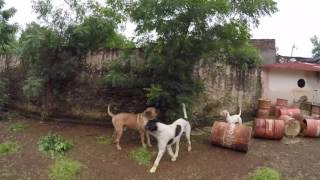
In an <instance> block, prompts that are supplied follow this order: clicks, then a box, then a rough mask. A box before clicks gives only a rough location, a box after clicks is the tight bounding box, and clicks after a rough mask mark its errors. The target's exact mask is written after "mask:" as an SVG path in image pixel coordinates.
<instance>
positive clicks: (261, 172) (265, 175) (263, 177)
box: [249, 167, 281, 180]
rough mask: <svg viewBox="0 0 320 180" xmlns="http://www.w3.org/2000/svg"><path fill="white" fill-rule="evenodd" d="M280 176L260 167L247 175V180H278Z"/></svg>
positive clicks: (269, 169)
mask: <svg viewBox="0 0 320 180" xmlns="http://www.w3.org/2000/svg"><path fill="white" fill-rule="evenodd" d="M280 179H281V176H280V174H279V173H278V172H277V171H275V170H273V169H271V168H268V167H260V168H257V169H256V170H255V171H253V172H252V173H250V174H249V180H280Z"/></svg>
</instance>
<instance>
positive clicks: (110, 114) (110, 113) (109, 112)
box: [108, 104, 115, 117]
mask: <svg viewBox="0 0 320 180" xmlns="http://www.w3.org/2000/svg"><path fill="white" fill-rule="evenodd" d="M108 114H109V116H111V117H113V116H115V114H113V113H112V112H111V111H110V104H108Z"/></svg>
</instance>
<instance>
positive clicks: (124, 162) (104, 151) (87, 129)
mask: <svg viewBox="0 0 320 180" xmlns="http://www.w3.org/2000/svg"><path fill="white" fill-rule="evenodd" d="M19 121H20V122H22V123H24V124H26V125H27V128H26V129H25V130H23V131H22V132H11V131H9V130H8V126H9V122H3V121H0V143H1V142H4V141H7V140H11V141H17V142H18V143H19V144H21V145H22V146H23V148H22V150H21V151H20V152H19V153H18V154H15V155H9V156H2V157H1V156H0V179H1V174H2V175H3V174H5V175H6V177H8V178H9V179H18V178H22V177H23V178H24V179H32V180H33V179H34V180H42V179H43V180H45V179H48V167H49V166H50V165H51V164H52V163H53V160H52V159H50V158H49V157H48V156H46V155H45V154H43V153H42V152H39V150H38V146H37V142H38V139H39V137H41V136H44V135H47V134H48V132H49V131H51V132H55V133H58V134H61V135H63V136H64V137H65V138H67V139H70V140H72V141H73V143H74V145H75V146H74V148H73V149H72V150H71V151H70V152H68V153H67V157H70V158H72V159H75V160H78V161H80V162H81V163H82V164H83V165H84V167H83V168H82V170H81V174H80V179H84V180H87V179H94V180H105V179H110V180H111V179H112V180H117V179H128V180H129V179H130V180H135V179H136V180H144V179H165V180H169V179H170V180H175V179H177V180H180V179H181V180H186V179H190V180H196V179H205V180H207V179H208V180H210V179H228V180H233V179H244V178H245V177H246V176H247V174H248V172H251V171H253V170H254V169H255V168H257V167H258V166H268V167H271V168H274V169H276V170H277V171H279V172H280V173H281V174H282V176H283V177H284V179H308V180H312V179H317V177H320V171H319V167H320V153H319V149H320V140H319V139H310V138H299V139H298V140H299V142H298V143H296V144H290V145H286V144H284V143H282V142H281V141H270V140H261V139H253V141H252V145H251V147H250V150H249V152H248V153H247V154H244V153H240V152H236V151H232V150H228V149H224V148H219V147H215V146H211V145H210V144H209V141H208V140H207V136H193V137H192V143H193V150H192V151H191V152H189V153H188V152H187V148H186V144H185V140H184V139H183V143H182V144H181V148H180V153H179V157H178V159H177V161H176V162H171V161H170V159H169V156H168V155H167V154H166V155H165V156H164V158H163V159H162V160H161V162H160V165H159V167H158V171H157V173H155V174H150V173H149V172H148V170H149V168H150V166H140V165H138V164H137V163H136V162H135V161H133V160H132V159H130V157H129V152H130V150H132V149H134V148H136V147H140V143H139V142H140V141H139V139H138V135H137V134H135V136H132V133H134V132H130V131H126V132H125V133H124V135H123V139H122V142H121V144H122V148H123V150H122V151H117V150H116V148H115V146H114V145H101V144H97V143H96V137H97V136H101V135H109V136H111V134H112V131H113V129H112V127H97V126H86V125H75V124H65V123H56V122H46V123H40V122H38V121H32V120H26V119H23V118H21V117H20V118H19ZM153 145H154V146H153V148H152V151H153V152H154V154H156V152H157V149H156V142H155V141H154V142H153ZM154 158H155V157H154ZM154 158H153V159H152V161H153V160H154Z"/></svg>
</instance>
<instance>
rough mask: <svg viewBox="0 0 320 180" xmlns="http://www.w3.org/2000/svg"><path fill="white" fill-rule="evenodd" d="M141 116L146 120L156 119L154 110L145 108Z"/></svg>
mask: <svg viewBox="0 0 320 180" xmlns="http://www.w3.org/2000/svg"><path fill="white" fill-rule="evenodd" d="M143 115H144V116H145V117H146V118H148V119H154V118H156V117H157V115H158V113H157V110H156V109H155V108H147V109H146V110H145V111H144V112H143Z"/></svg>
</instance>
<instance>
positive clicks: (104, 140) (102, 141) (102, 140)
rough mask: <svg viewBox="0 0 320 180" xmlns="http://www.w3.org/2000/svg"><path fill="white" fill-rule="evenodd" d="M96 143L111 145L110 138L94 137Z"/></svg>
mask: <svg viewBox="0 0 320 180" xmlns="http://www.w3.org/2000/svg"><path fill="white" fill-rule="evenodd" d="M96 139H97V143H98V144H111V143H112V138H110V137H106V136H99V137H96Z"/></svg>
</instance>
